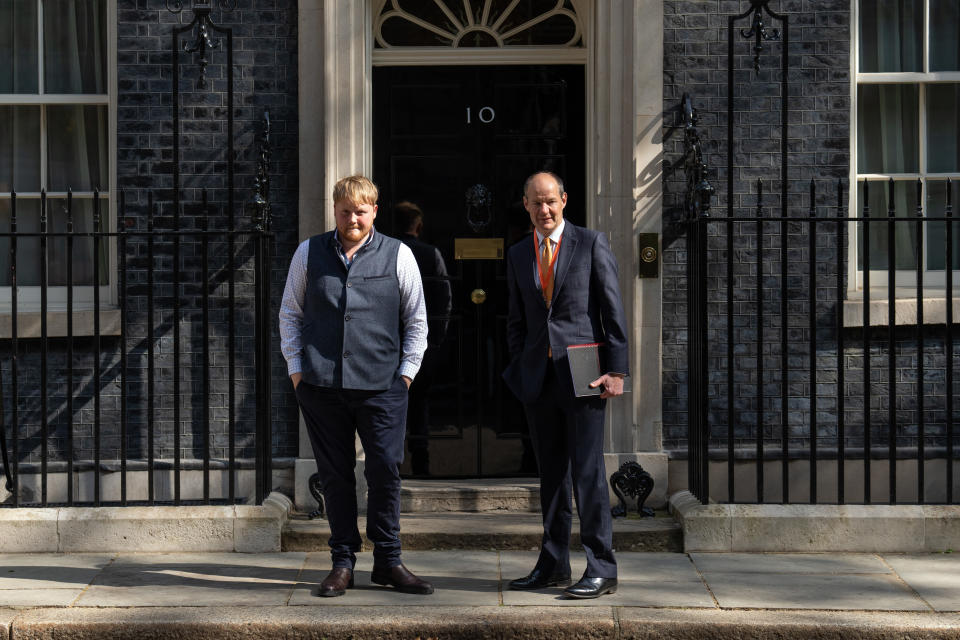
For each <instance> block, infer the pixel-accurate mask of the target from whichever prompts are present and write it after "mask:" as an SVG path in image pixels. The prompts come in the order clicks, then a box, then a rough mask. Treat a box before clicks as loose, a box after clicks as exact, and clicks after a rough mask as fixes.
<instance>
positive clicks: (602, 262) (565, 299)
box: [503, 172, 629, 598]
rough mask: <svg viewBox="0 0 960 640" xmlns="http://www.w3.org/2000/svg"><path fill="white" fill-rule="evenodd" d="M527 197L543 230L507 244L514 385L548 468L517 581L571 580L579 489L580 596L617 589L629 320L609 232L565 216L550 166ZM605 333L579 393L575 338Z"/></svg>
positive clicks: (559, 184) (508, 373) (571, 590)
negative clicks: (607, 450)
mask: <svg viewBox="0 0 960 640" xmlns="http://www.w3.org/2000/svg"><path fill="white" fill-rule="evenodd" d="M523 192H524V194H523V205H524V208H526V210H527V212H528V213H529V214H530V220H531V222H533V226H534V228H535V230H534V233H533V234H532V235H531V236H528V237H527V238H525V239H524V240H522V241H520V242H518V243H517V244H515V245H514V246H512V247H511V248H510V250H509V251H508V253H507V286H508V288H509V295H510V301H509V311H508V316H507V340H508V342H509V349H510V356H511V360H510V364H509V365H508V366H507V369H506V370H505V371H504V374H503V376H504V379H505V380H506V382H507V384H508V386H509V387H510V388H511V389H512V390H513V392H514V393H515V394H516V395H517V397H519V398H520V401H521V402H523V405H524V409H525V410H526V414H527V422H528V424H529V425H530V435H531V439H532V441H533V445H534V450H535V451H536V454H537V463H538V466H539V470H540V507H541V511H542V514H543V541H542V544H541V548H540V557H539V559H538V560H537V564H536V566H535V567H534V569H533V571H531V572H530V574H529V575H527V576H525V577H523V578H519V579H517V580H513V581H512V582H511V583H510V588H511V589H520V590H528V589H542V588H544V587H552V586H566V585H569V584H570V526H571V521H572V511H571V508H570V499H571V495H572V496H576V500H577V513H578V515H579V517H580V538H581V540H582V542H583V546H584V549H585V551H586V555H587V569H586V571H585V572H584V574H583V577H582V578H581V579H580V581H579V582H577V583H576V584H574V585H572V586H569V587H567V588H566V589H564V593H565V594H566V595H567V596H569V597H573V598H596V597H598V596H602V595H604V594H606V593H614V592H616V590H617V564H616V560H615V559H614V557H613V547H612V544H613V526H612V520H611V516H610V500H609V494H608V492H607V482H606V477H605V476H606V473H605V469H604V464H603V413H604V407H605V405H606V400H607V398H612V397H615V396H619V395H621V394H622V393H623V378H624V376H625V375H627V374H628V373H629V371H628V367H629V355H628V351H627V332H626V321H625V319H624V313H623V303H622V302H621V299H620V289H619V284H618V279H617V262H616V259H615V258H614V256H613V253H612V252H611V250H610V244H609V242H608V241H607V238H606V236H605V235H604V234H602V233H599V232H597V231H592V230H590V229H585V228H583V227H578V226H576V225H573V224H571V223H569V222H565V221H564V219H563V209H564V207H566V205H567V194H566V192H565V191H564V189H563V181H562V180H561V179H560V178H559V177H558V176H557V175H555V174H553V173H549V172H540V173H535V174H533V175H532V176H530V177H529V178H527V181H526V183H525V184H524V189H523ZM584 343H600V344H601V345H602V346H601V350H600V352H601V361H602V362H603V363H604V368H603V369H602V370H604V371H606V372H607V373H604V374H603V375H601V376H600V377H599V378H597V379H596V380H594V381H593V382H592V383H591V386H592V387H599V386H602V388H603V393H602V394H601V395H599V396H587V397H580V398H578V397H576V395H575V393H574V388H573V380H572V378H571V375H570V367H569V363H568V362H567V347H568V346H570V345H575V344H584Z"/></svg>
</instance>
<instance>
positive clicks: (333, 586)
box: [317, 567, 353, 598]
mask: <svg viewBox="0 0 960 640" xmlns="http://www.w3.org/2000/svg"><path fill="white" fill-rule="evenodd" d="M352 588H353V569H347V568H346V567H340V568H336V569H333V570H332V571H331V572H330V573H329V574H327V577H326V578H324V579H323V582H321V583H320V588H319V589H317V595H318V596H320V597H321V598H333V597H335V596H342V595H343V594H344V593H346V591H347V589H352Z"/></svg>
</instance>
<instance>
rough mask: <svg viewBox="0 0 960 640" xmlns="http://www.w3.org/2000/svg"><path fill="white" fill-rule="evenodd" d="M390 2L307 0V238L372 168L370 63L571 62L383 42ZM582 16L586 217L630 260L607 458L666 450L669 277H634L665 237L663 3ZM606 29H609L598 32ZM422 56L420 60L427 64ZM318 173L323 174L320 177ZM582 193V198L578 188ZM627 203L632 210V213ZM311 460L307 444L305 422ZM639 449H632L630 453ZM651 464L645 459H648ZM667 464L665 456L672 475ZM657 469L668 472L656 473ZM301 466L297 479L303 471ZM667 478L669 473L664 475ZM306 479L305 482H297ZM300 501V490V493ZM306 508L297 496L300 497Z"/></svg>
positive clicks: (564, 54)
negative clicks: (382, 16)
mask: <svg viewBox="0 0 960 640" xmlns="http://www.w3.org/2000/svg"><path fill="white" fill-rule="evenodd" d="M384 1H385V0H365V1H364V2H357V1H356V0H300V1H299V3H298V34H299V37H298V53H299V55H298V60H299V64H300V68H299V176H300V179H299V211H300V215H299V231H300V238H301V239H305V238H307V237H309V236H311V235H314V234H316V233H320V232H322V231H324V230H326V229H329V228H332V226H333V217H332V202H329V199H330V196H329V194H330V193H331V191H332V188H333V183H334V182H335V181H336V180H337V179H338V178H339V177H342V176H344V175H350V174H352V173H358V172H363V173H369V172H370V171H371V169H372V166H373V157H372V152H373V139H372V124H373V113H372V112H373V109H372V101H371V92H372V77H371V76H372V68H373V65H374V63H375V60H376V63H377V64H388V63H389V64H400V63H403V64H417V63H420V64H427V62H426V60H427V59H429V64H442V63H443V61H444V60H446V61H447V62H448V63H450V64H453V63H454V62H457V63H461V64H479V63H481V60H482V61H483V63H484V64H511V63H513V64H531V63H536V64H544V63H548V62H549V61H547V62H545V61H544V60H543V57H547V56H549V58H550V61H553V62H557V63H558V62H561V59H562V61H563V62H564V63H566V64H570V63H571V61H570V58H569V57H568V56H573V55H574V53H571V52H570V51H571V50H569V49H567V50H558V49H554V48H551V49H545V50H541V49H539V48H530V49H529V50H525V51H524V50H519V49H516V48H515V49H502V50H497V51H494V50H484V51H480V52H478V53H474V52H468V51H466V50H464V49H458V50H456V55H454V54H453V50H447V49H444V48H439V47H438V48H436V49H433V50H431V51H427V50H407V51H404V52H396V51H390V52H386V51H384V50H378V51H377V52H376V53H375V52H374V48H373V40H374V38H373V15H374V11H375V9H376V6H382V2H384ZM572 2H574V4H575V6H576V9H577V12H578V14H579V16H580V17H581V19H582V20H583V25H584V30H583V39H584V43H585V45H586V46H585V47H584V48H582V49H578V50H573V51H575V52H576V53H577V54H579V55H585V56H586V59H585V60H582V61H580V62H582V63H583V64H585V65H586V78H587V92H586V93H587V95H586V100H587V105H586V114H587V123H586V131H587V141H586V150H587V155H588V157H587V162H586V168H587V176H586V178H587V187H588V190H589V191H590V193H588V194H583V196H582V197H584V198H585V200H586V203H585V204H586V207H585V209H586V213H587V224H588V226H590V227H591V228H593V229H597V230H602V231H605V232H607V234H608V236H609V237H610V239H611V245H612V247H613V250H614V253H615V255H616V256H617V259H618V262H619V264H620V269H621V272H623V273H624V274H630V276H625V277H621V293H622V295H623V299H624V307H625V310H626V313H627V323H628V326H629V327H631V329H632V336H633V345H632V347H631V366H632V368H633V371H635V372H641V371H642V372H650V371H655V372H657V373H656V375H649V374H645V375H643V376H641V375H639V373H638V374H636V375H634V376H633V395H632V397H631V396H628V398H630V399H629V400H627V401H618V402H612V403H611V404H610V408H609V410H608V411H607V426H606V436H605V445H604V446H605V451H607V452H608V466H611V465H612V466H613V467H614V469H615V468H616V464H617V460H619V459H635V457H636V454H637V453H638V452H659V451H661V448H662V447H661V430H662V420H661V415H662V401H661V380H660V374H659V372H660V368H661V367H660V362H661V349H660V343H661V341H660V331H661V309H660V298H661V280H660V279H659V278H656V279H640V278H638V277H636V275H635V274H636V273H637V270H638V264H639V255H638V254H639V251H638V247H637V238H636V236H637V234H638V233H649V232H653V233H658V234H659V233H661V226H662V225H661V220H662V201H661V193H662V185H661V182H662V166H661V165H662V148H663V144H662V135H661V131H662V128H663V111H664V105H663V1H662V0H572ZM601 34H602V37H599V36H600V35H601ZM421 60H422V62H420V61H421ZM318 171H319V172H320V173H321V174H322V175H320V176H318V175H317V173H318ZM578 195H579V194H578ZM624 211H629V212H631V213H632V215H630V216H627V215H623V212H624ZM300 451H301V458H305V459H309V458H311V457H312V454H311V453H310V447H309V443H308V441H307V440H306V436H305V433H304V432H303V430H302V429H301V447H300ZM631 456H633V457H631ZM645 464H646V463H645ZM665 472H666V465H665V461H664V462H663V474H664V476H665ZM653 473H654V475H655V477H657V476H658V475H660V474H659V471H658V469H654V470H653ZM300 475H301V474H300V472H299V471H298V473H297V477H298V480H299V478H300ZM657 483H658V485H661V486H665V485H666V478H665V477H663V481H662V484H661V480H660V479H659V478H658V479H657ZM301 484H302V483H301V482H299V481H298V483H297V486H298V494H299V486H300V485H301ZM298 497H299V495H298ZM298 504H299V500H298Z"/></svg>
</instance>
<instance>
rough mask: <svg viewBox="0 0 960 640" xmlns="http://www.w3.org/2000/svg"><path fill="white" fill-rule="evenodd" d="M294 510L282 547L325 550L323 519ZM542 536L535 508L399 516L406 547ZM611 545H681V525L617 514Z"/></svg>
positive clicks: (497, 545)
mask: <svg viewBox="0 0 960 640" xmlns="http://www.w3.org/2000/svg"><path fill="white" fill-rule="evenodd" d="M301 518H303V516H302V515H301V516H300V518H298V517H297V516H294V517H293V518H291V519H290V520H289V521H287V524H286V526H285V527H284V529H283V543H282V548H283V551H327V550H328V549H329V546H328V544H327V541H328V540H329V538H330V527H329V524H328V522H327V521H326V520H325V519H322V518H317V519H315V520H306V519H301ZM358 528H359V529H360V531H361V537H362V538H363V545H364V546H363V548H364V550H370V549H372V548H373V546H372V545H371V544H370V541H369V540H367V538H366V536H365V535H364V534H363V532H364V531H365V529H366V519H365V517H363V516H361V517H360V518H359V523H358ZM578 529H579V525H578V523H577V521H576V518H574V523H573V532H572V537H571V541H570V544H571V546H572V547H575V548H579V547H580V535H579V533H578ZM542 536H543V525H542V523H541V519H540V514H539V513H521V512H511V511H502V512H482V513H476V512H463V513H417V514H410V513H405V514H401V516H400V540H401V543H402V544H403V548H404V549H407V550H435V549H472V550H489V549H497V550H500V551H507V550H514V551H524V550H529V549H537V548H539V546H540V541H541V538H542ZM613 546H614V548H615V549H617V550H619V551H672V552H679V551H682V550H683V537H682V532H681V529H680V525H679V524H677V523H676V522H675V521H674V520H673V518H670V517H668V516H667V517H664V516H663V514H661V517H655V518H643V519H632V518H631V519H624V518H617V519H615V520H614V521H613Z"/></svg>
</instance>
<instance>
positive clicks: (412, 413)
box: [407, 346, 441, 476]
mask: <svg viewBox="0 0 960 640" xmlns="http://www.w3.org/2000/svg"><path fill="white" fill-rule="evenodd" d="M440 355H441V354H440V347H435V346H430V347H427V351H426V352H425V353H424V354H423V361H422V362H421V363H420V370H419V371H418V372H417V377H416V378H415V379H414V381H413V384H412V385H410V405H409V407H408V410H407V447H408V448H409V449H410V457H411V459H412V460H411V464H412V471H413V474H414V475H418V476H422V475H428V474H429V473H430V454H429V445H430V440H429V438H430V405H429V397H430V388H431V387H432V386H433V379H434V377H435V374H436V371H437V368H438V365H439V364H440Z"/></svg>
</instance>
